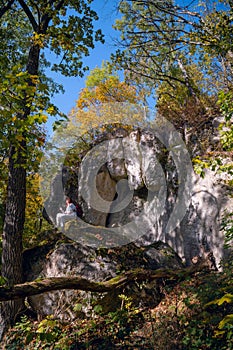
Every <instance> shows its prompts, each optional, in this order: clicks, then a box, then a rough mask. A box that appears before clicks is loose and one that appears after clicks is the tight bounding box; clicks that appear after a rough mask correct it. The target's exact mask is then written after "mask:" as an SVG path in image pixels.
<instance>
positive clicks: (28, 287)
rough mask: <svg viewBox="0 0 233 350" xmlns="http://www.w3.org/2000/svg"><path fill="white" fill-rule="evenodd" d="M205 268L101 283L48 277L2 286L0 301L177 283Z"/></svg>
mask: <svg viewBox="0 0 233 350" xmlns="http://www.w3.org/2000/svg"><path fill="white" fill-rule="evenodd" d="M206 267H207V266H206V264H197V265H193V266H191V267H188V268H184V269H179V270H174V271H173V270H170V269H157V270H142V269H136V270H131V271H129V272H126V273H124V274H121V275H118V276H116V277H114V278H111V279H110V280H107V281H103V282H95V281H90V280H88V279H86V278H82V277H50V278H45V279H41V280H35V281H32V282H26V283H23V284H17V285H13V286H2V287H0V301H8V300H16V299H20V298H26V297H28V296H32V295H37V294H42V293H46V292H51V291H55V290H64V289H74V290H82V291H88V292H99V293H104V292H110V291H112V290H114V289H122V288H124V287H125V286H126V285H127V284H129V283H130V282H134V281H135V282H136V281H137V282H142V281H148V282H150V281H153V280H155V279H161V278H165V279H170V280H171V279H172V280H175V281H178V280H183V279H185V278H186V277H188V276H191V275H192V274H194V273H196V272H199V271H201V270H203V269H204V268H206Z"/></svg>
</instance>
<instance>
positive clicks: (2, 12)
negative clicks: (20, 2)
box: [0, 0, 14, 18]
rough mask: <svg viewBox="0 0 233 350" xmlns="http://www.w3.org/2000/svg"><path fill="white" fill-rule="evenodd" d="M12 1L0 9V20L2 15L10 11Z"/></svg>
mask: <svg viewBox="0 0 233 350" xmlns="http://www.w3.org/2000/svg"><path fill="white" fill-rule="evenodd" d="M13 3H14V0H9V1H8V2H7V4H6V5H3V6H2V7H1V8H0V18H2V17H3V16H4V14H5V13H6V12H7V11H8V10H10V9H11V6H12V5H13Z"/></svg>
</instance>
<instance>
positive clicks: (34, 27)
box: [19, 0, 38, 32]
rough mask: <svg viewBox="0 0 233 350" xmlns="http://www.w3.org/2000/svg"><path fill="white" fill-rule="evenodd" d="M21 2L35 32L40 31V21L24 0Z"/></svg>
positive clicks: (20, 0)
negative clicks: (38, 21) (37, 20)
mask: <svg viewBox="0 0 233 350" xmlns="http://www.w3.org/2000/svg"><path fill="white" fill-rule="evenodd" d="M19 3H20V6H21V7H22V9H23V10H24V12H25V14H26V16H27V17H28V19H29V21H30V23H31V25H32V28H33V29H34V31H35V32H38V23H37V22H36V20H35V17H34V16H33V14H32V12H31V10H30V8H29V7H28V6H27V4H26V3H25V1H24V0H19Z"/></svg>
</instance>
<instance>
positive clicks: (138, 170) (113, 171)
mask: <svg viewBox="0 0 233 350" xmlns="http://www.w3.org/2000/svg"><path fill="white" fill-rule="evenodd" d="M168 131H169V132H167V133H166V130H162V131H161V134H163V133H164V135H165V136H163V137H162V138H163V139H162V140H160V139H161V137H160V139H159V138H158V137H157V136H156V134H155V133H153V132H152V131H148V130H143V131H133V132H126V131H124V133H122V132H120V133H119V135H117V134H115V135H114V136H113V135H112V137H108V139H107V140H104V141H103V140H102V141H103V142H102V143H101V144H100V145H99V146H98V147H97V146H95V147H93V150H92V151H91V153H90V154H87V155H86V157H84V158H85V159H86V160H85V162H83V163H82V164H84V163H85V164H84V166H83V168H82V171H81V176H80V177H79V181H77V183H78V193H79V199H80V202H81V203H83V210H84V221H86V222H87V223H89V224H91V225H92V228H91V229H90V230H91V234H92V232H93V231H94V228H95V227H96V226H98V227H101V226H102V227H105V228H106V227H107V228H109V229H112V231H111V232H112V236H114V232H115V231H114V230H115V229H116V230H117V229H118V231H116V232H117V235H120V234H121V235H122V237H124V239H122V240H120V239H119V242H120V243H119V244H127V243H130V242H135V243H136V244H137V245H139V246H140V245H146V244H151V243H153V242H157V241H163V242H164V243H168V244H169V245H170V246H171V247H172V248H173V249H174V250H175V251H176V252H177V254H178V255H179V256H180V258H181V259H182V260H183V261H184V262H185V263H186V264H187V265H189V264H190V263H191V261H192V258H193V257H195V256H202V255H203V254H204V253H207V252H209V251H212V252H213V254H214V256H215V259H216V261H217V264H219V262H220V260H221V258H222V257H223V234H222V232H221V231H220V227H219V224H220V218H221V216H222V214H223V211H224V209H225V208H227V207H231V206H233V205H232V199H230V197H228V196H227V195H226V192H225V188H224V186H223V185H222V183H221V181H220V179H218V178H216V176H214V175H213V173H212V172H211V171H207V172H206V176H205V178H204V179H202V178H200V177H199V176H198V175H196V174H195V173H194V172H193V169H192V164H191V161H190V158H189V154H188V151H187V149H186V147H185V145H184V143H183V141H182V139H181V137H179V136H177V134H176V132H175V131H174V130H173V129H171V130H168ZM101 154H102V155H101ZM63 182H64V186H65V187H66V184H65V181H64V179H63ZM54 192H55V193H56V191H54ZM84 229H85V230H88V228H86V227H85V228H84ZM100 236H101V235H100ZM69 237H73V236H72V234H70V236H69ZM114 244H115V246H116V245H117V242H115V243H114Z"/></svg>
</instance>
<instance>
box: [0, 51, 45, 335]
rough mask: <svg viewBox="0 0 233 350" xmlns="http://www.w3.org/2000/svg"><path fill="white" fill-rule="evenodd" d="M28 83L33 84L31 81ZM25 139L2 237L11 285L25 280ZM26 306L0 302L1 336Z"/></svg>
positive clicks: (34, 55)
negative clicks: (23, 241) (23, 243)
mask: <svg viewBox="0 0 233 350" xmlns="http://www.w3.org/2000/svg"><path fill="white" fill-rule="evenodd" d="M39 53H40V49H39V46H38V45H33V46H32V47H31V49H30V51H29V55H28V64H27V71H28V73H29V74H31V75H36V74H37V73H38V66H39ZM28 84H29V85H31V86H32V85H33V83H32V82H31V81H28ZM23 102H24V105H25V107H24V110H23V112H22V114H18V115H17V118H19V119H21V120H26V119H27V117H28V116H29V114H30V105H29V104H28V101H27V99H26V97H25V101H23ZM21 136H22V141H21V142H20V143H19V144H18V145H17V146H15V145H13V144H11V146H10V150H9V166H8V186H7V198H6V208H5V218H4V226H3V236H2V276H3V277H4V278H5V279H6V280H7V285H8V286H11V285H14V284H18V283H21V282H22V279H23V271H22V235H23V229H24V222H25V208H26V167H27V157H30V155H27V144H26V137H25V135H24V134H23V133H22V135H21ZM22 307H23V300H17V301H9V302H6V303H2V304H1V308H0V338H1V337H2V335H3V333H4V332H5V331H6V329H7V328H8V327H9V326H10V325H12V324H14V321H15V317H16V316H17V314H18V312H19V311H20V309H21V308H22Z"/></svg>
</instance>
